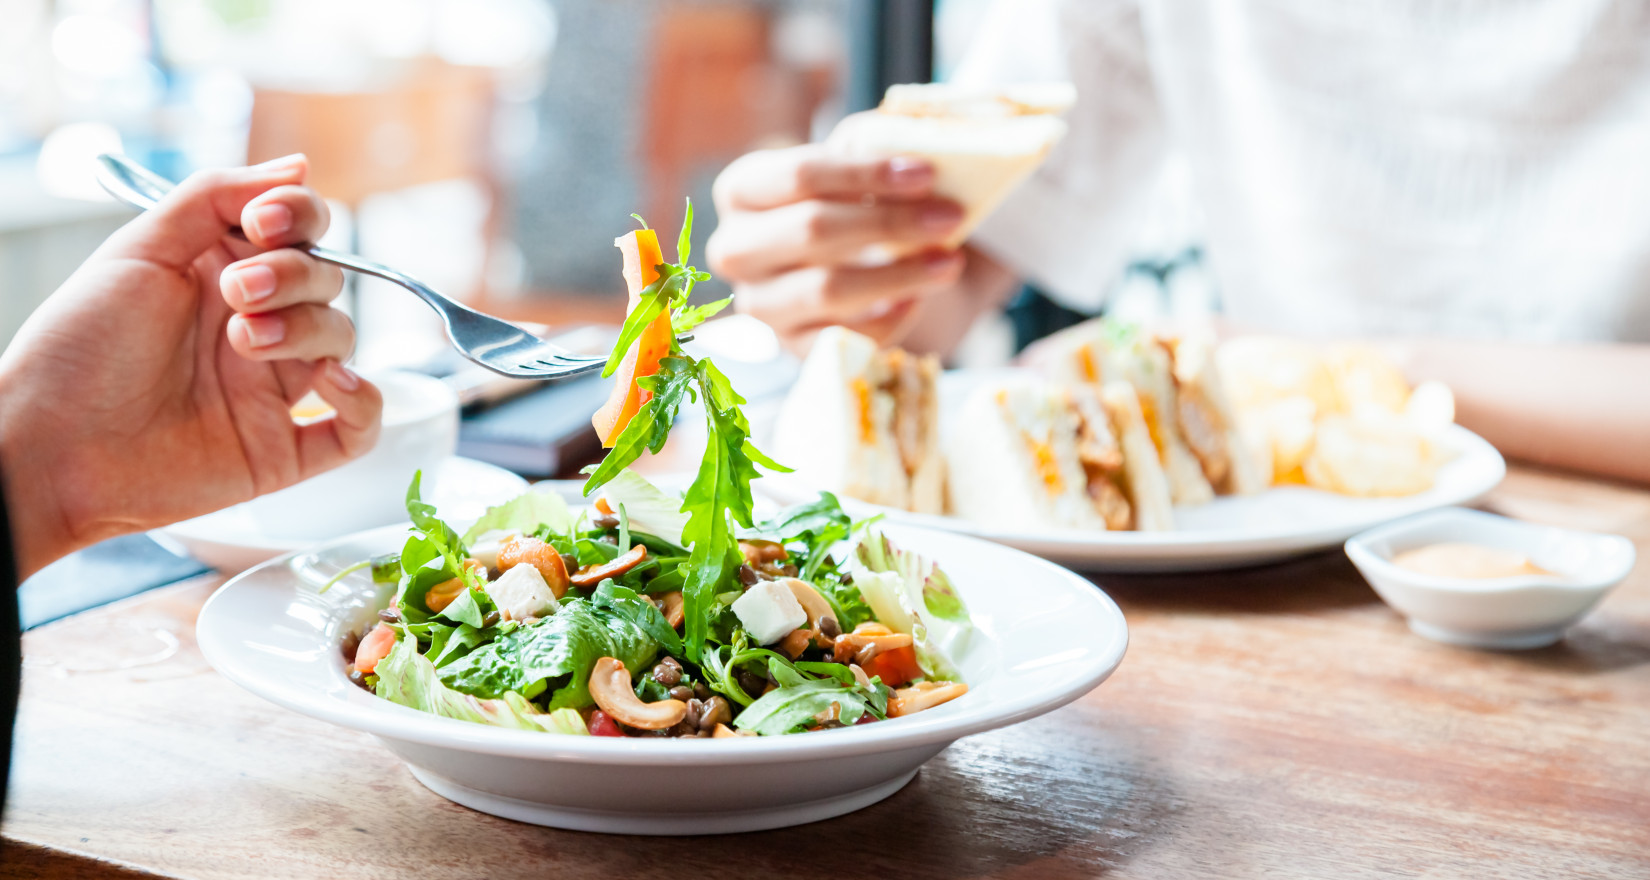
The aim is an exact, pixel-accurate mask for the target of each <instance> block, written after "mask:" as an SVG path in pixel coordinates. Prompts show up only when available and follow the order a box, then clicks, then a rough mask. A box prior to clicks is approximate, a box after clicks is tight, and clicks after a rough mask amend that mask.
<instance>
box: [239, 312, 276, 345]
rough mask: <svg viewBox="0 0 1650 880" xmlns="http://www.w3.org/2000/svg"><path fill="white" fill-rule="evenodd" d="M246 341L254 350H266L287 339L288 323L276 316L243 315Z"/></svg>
mask: <svg viewBox="0 0 1650 880" xmlns="http://www.w3.org/2000/svg"><path fill="white" fill-rule="evenodd" d="M241 320H242V321H244V322H245V323H246V341H247V342H248V343H249V344H250V345H251V346H252V347H253V348H266V347H268V346H271V345H274V344H276V343H277V342H280V341H281V340H283V339H285V338H286V322H285V321H283V320H281V319H280V318H278V317H276V316H274V315H242V316H241Z"/></svg>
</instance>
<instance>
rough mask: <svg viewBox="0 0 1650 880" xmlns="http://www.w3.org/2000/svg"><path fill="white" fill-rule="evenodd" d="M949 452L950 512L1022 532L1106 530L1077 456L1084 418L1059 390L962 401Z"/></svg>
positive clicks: (1010, 386)
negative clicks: (959, 427) (959, 429)
mask: <svg viewBox="0 0 1650 880" xmlns="http://www.w3.org/2000/svg"><path fill="white" fill-rule="evenodd" d="M957 415H958V424H960V425H966V426H967V430H963V431H958V432H956V434H955V435H954V436H953V437H952V438H951V443H950V446H949V449H948V458H949V465H950V466H949V470H950V482H951V508H952V512H953V513H955V514H956V515H958V516H961V517H964V518H965V519H969V520H973V521H974V522H977V523H980V524H982V525H987V526H992V527H995V528H1001V529H1005V530H1012V531H1017V532H1023V531H1035V530H1041V529H1092V530H1101V531H1103V530H1105V529H1106V527H1107V523H1106V519H1105V517H1104V516H1103V515H1102V514H1101V513H1100V512H1099V511H1097V510H1096V507H1095V504H1094V502H1093V501H1092V500H1091V498H1090V495H1089V493H1088V475H1087V473H1086V472H1085V470H1084V467H1083V463H1082V460H1081V458H1080V457H1079V453H1078V444H1079V440H1078V437H1079V432H1080V428H1081V419H1080V417H1079V415H1078V413H1077V411H1076V409H1075V408H1074V407H1073V406H1072V405H1071V403H1070V400H1069V398H1068V397H1067V396H1066V395H1065V394H1064V393H1063V392H1062V391H1060V389H1058V388H1055V387H1053V386H1050V385H1047V384H1044V383H1040V382H1010V383H1003V384H994V385H985V386H981V387H979V388H977V389H975V390H974V392H973V393H972V394H970V395H969V397H968V398H967V399H966V401H965V402H964V403H963V406H962V409H961V411H960V412H959V413H958V414H957Z"/></svg>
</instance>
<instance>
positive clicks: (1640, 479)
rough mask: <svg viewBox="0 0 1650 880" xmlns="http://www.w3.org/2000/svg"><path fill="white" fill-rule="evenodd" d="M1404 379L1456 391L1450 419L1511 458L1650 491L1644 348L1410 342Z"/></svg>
mask: <svg viewBox="0 0 1650 880" xmlns="http://www.w3.org/2000/svg"><path fill="white" fill-rule="evenodd" d="M1393 351H1394V353H1395V354H1396V355H1397V356H1398V357H1399V359H1400V362H1401V363H1402V364H1403V366H1404V369H1405V372H1406V373H1407V374H1408V375H1409V377H1410V379H1411V380H1414V381H1419V380H1423V379H1436V380H1438V381H1441V382H1443V383H1444V384H1446V385H1448V386H1449V387H1450V389H1451V390H1452V391H1454V392H1455V399H1456V414H1457V418H1456V420H1457V421H1458V422H1460V423H1461V424H1462V425H1463V426H1465V427H1467V428H1469V429H1471V430H1473V431H1475V432H1477V433H1478V434H1480V435H1482V436H1483V437H1484V439H1486V440H1488V441H1490V442H1491V443H1493V444H1495V446H1496V448H1497V449H1500V450H1501V452H1502V454H1504V455H1506V456H1507V457H1509V458H1514V459H1520V460H1523V461H1529V462H1535V463H1539V464H1545V465H1551V466H1554V467H1561V468H1566V469H1570V470H1576V471H1583V472H1586V473H1591V474H1597V475H1600V476H1605V477H1612V478H1615V479H1621V480H1630V481H1632V482H1636V483H1650V346H1647V345H1603V344H1590V345H1589V344H1568V345H1558V344H1529V343H1508V342H1466V341H1460V340H1431V339H1426V340H1414V341H1406V342H1404V343H1401V344H1398V345H1395V346H1394V347H1393Z"/></svg>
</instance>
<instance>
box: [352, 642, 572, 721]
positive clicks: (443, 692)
mask: <svg viewBox="0 0 1650 880" xmlns="http://www.w3.org/2000/svg"><path fill="white" fill-rule="evenodd" d="M377 675H378V695H379V696H380V697H383V698H384V699H386V700H389V701H390V702H392V703H399V704H400V705H403V706H407V707H409V708H412V709H417V710H419V711H422V712H429V713H431V714H434V715H440V716H442V717H443V718H456V719H458V720H460V721H473V722H475V723H477V724H490V725H492V726H494V727H509V728H514V729H516V730H542V731H546V732H549V733H567V734H575V735H583V734H588V733H589V731H588V730H587V729H586V728H585V725H584V719H583V718H581V717H580V716H579V713H578V712H576V711H574V710H572V709H557V710H555V711H553V712H550V713H544V712H540V711H539V709H538V707H536V706H534V705H533V704H532V703H531V702H529V701H528V700H527V698H526V697H523V696H522V695H521V694H519V693H516V692H514V691H510V692H507V693H505V694H504V695H503V696H502V698H500V699H481V698H478V697H475V696H471V695H470V694H464V693H459V692H458V691H455V690H452V689H451V688H448V687H447V686H445V685H443V684H442V683H441V679H440V677H439V676H438V674H437V673H436V669H435V665H434V664H432V663H431V662H430V661H429V659H428V658H426V657H424V656H422V655H420V654H419V653H418V640H417V639H416V638H414V637H413V636H412V635H411V634H407V635H406V636H404V637H403V638H402V639H401V640H400V641H399V642H397V643H396V645H395V647H394V648H392V649H390V653H389V655H388V656H386V657H385V658H384V659H383V660H380V661H379V662H378V670H377Z"/></svg>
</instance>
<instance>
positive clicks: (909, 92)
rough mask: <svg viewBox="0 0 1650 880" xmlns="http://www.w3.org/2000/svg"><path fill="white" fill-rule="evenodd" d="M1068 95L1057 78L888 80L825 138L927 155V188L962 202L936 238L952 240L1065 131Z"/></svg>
mask: <svg viewBox="0 0 1650 880" xmlns="http://www.w3.org/2000/svg"><path fill="white" fill-rule="evenodd" d="M1076 100H1077V91H1076V89H1075V88H1074V87H1073V86H1072V85H1071V84H1070V83H1062V82H1055V83H1035V84H1025V85H1016V86H1005V87H1002V88H1000V89H991V90H983V89H966V88H959V87H956V86H950V85H944V84H932V85H896V86H891V87H889V89H888V91H887V92H886V93H885V95H884V97H883V100H882V104H881V105H880V106H878V107H877V109H875V110H872V111H868V112H865V113H856V114H854V115H853V116H850V117H848V118H847V119H844V120H843V121H842V122H841V123H840V124H839V125H837V127H836V130H835V131H833V132H832V133H831V136H830V138H829V139H828V140H827V141H826V144H827V146H829V147H830V148H831V149H833V150H835V151H837V152H839V153H841V154H842V155H845V156H854V157H864V158H888V157H893V156H917V157H921V158H923V159H926V160H928V161H929V162H930V163H931V164H932V165H933V166H934V171H935V180H934V191H935V193H937V194H938V195H941V196H944V197H946V198H949V199H952V200H953V201H955V202H957V203H958V204H960V205H962V207H963V222H962V224H961V225H960V226H958V227H957V229H956V231H955V232H954V233H953V234H952V235H951V236H950V237H949V238H948V239H947V240H946V241H945V242H944V243H943V246H944V247H946V248H954V247H957V246H959V245H961V244H962V243H963V241H965V240H966V239H967V238H968V236H969V234H970V233H972V232H973V231H974V229H975V227H977V226H979V224H980V221H982V220H984V219H985V217H986V215H988V214H990V213H991V212H992V210H994V209H995V208H996V207H997V205H999V204H1001V203H1002V201H1003V199H1005V198H1007V196H1008V194H1009V192H1011V191H1012V190H1013V189H1014V187H1015V186H1017V185H1018V184H1019V183H1020V182H1021V181H1022V180H1024V179H1025V178H1026V177H1027V176H1028V175H1030V174H1031V172H1032V171H1033V170H1035V169H1036V167H1037V166H1038V165H1039V164H1041V163H1042V161H1043V159H1044V158H1045V157H1046V156H1047V155H1048V152H1049V150H1051V149H1053V148H1054V145H1055V144H1056V143H1058V142H1059V140H1060V138H1062V137H1064V136H1065V133H1066V124H1065V122H1063V121H1062V120H1061V119H1060V114H1061V113H1064V112H1065V111H1066V110H1068V109H1070V108H1071V106H1072V105H1073V104H1074V103H1076ZM901 255H902V254H901V253H898V252H895V253H893V254H891V256H901Z"/></svg>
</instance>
